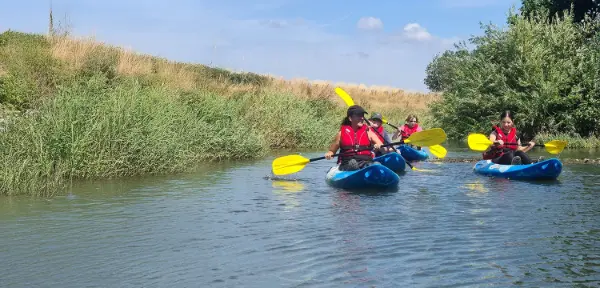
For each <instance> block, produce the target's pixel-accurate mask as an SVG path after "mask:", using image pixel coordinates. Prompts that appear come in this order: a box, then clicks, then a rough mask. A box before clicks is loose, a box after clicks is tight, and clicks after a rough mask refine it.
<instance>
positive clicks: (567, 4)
mask: <svg viewBox="0 0 600 288" xmlns="http://www.w3.org/2000/svg"><path fill="white" fill-rule="evenodd" d="M521 3H522V4H523V5H522V7H521V15H523V16H525V17H527V18H529V17H530V16H532V14H534V13H540V12H542V13H548V14H547V15H546V16H547V17H548V21H549V22H552V21H554V17H555V16H556V15H558V17H560V18H561V19H564V16H565V15H564V12H565V10H567V11H570V10H571V8H573V10H572V12H573V15H572V16H573V21H574V22H576V23H579V22H581V21H582V20H584V19H585V16H589V17H590V18H591V19H596V17H598V16H600V0H522V2H521Z"/></svg>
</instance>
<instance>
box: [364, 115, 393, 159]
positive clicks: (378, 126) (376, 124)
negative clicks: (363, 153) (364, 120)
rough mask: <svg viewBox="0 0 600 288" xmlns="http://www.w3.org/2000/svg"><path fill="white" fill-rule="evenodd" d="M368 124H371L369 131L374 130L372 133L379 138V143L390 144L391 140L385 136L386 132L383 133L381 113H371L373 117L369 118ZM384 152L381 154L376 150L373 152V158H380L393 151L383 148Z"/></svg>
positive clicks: (389, 148)
mask: <svg viewBox="0 0 600 288" xmlns="http://www.w3.org/2000/svg"><path fill="white" fill-rule="evenodd" d="M369 122H371V129H373V130H375V131H374V132H376V133H375V135H376V136H377V138H379V141H381V142H382V143H384V144H385V143H392V139H390V136H389V135H388V134H387V132H385V129H384V128H383V116H382V115H381V113H377V112H375V113H373V116H371V118H369ZM384 148H385V150H384V151H383V152H381V151H379V150H376V151H375V157H378V156H381V155H383V154H386V153H388V152H392V151H393V149H392V148H391V147H384Z"/></svg>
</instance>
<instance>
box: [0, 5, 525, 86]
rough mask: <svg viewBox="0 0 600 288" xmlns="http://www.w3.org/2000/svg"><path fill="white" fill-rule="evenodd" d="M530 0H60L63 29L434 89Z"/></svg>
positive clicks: (30, 18) (34, 17) (205, 58)
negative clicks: (431, 76) (443, 61)
mask: <svg viewBox="0 0 600 288" xmlns="http://www.w3.org/2000/svg"><path fill="white" fill-rule="evenodd" d="M520 2H521V1H520V0H423V1H408V0H395V1H377V0H373V1H371V3H370V4H369V2H368V1H358V0H345V1H342V0H329V1H327V0H323V1H314V0H303V1H300V0H255V1H240V0H236V1H234V0H222V1H216V0H213V1H204V0H197V1H194V0H179V1H177V0H173V2H172V3H171V4H169V3H168V1H164V0H145V1H141V0H120V1H115V0H103V1H99V0H98V1H91V0H52V9H53V14H54V20H55V26H56V25H57V24H56V23H57V22H58V21H60V22H62V23H65V24H67V25H68V27H69V29H70V31H71V33H72V34H73V35H76V36H94V37H95V39H96V40H98V41H102V42H105V43H109V44H112V45H118V46H123V47H128V48H131V49H133V50H135V51H138V52H141V53H147V54H152V55H156V56H160V57H165V58H168V59H170V60H176V61H184V62H190V63H199V64H205V65H211V66H217V67H222V68H226V69H230V70H233V71H246V72H255V73H261V74H271V75H274V76H281V77H284V78H286V79H293V78H304V79H309V80H326V81H332V82H345V83H355V84H361V83H362V84H365V85H368V86H371V85H378V86H392V87H397V88H401V89H405V90H409V91H422V92H427V91H428V89H427V87H426V85H425V84H424V82H423V81H424V78H425V75H426V74H425V69H426V67H427V64H429V63H430V62H431V61H432V60H433V58H434V57H435V55H436V54H438V53H441V52H443V51H445V50H448V49H452V48H453V43H456V42H457V41H460V40H463V41H467V40H468V39H469V38H470V37H472V36H473V35H481V34H482V33H483V30H482V29H481V27H480V22H483V23H493V24H496V25H499V26H505V23H506V15H507V13H508V11H509V9H510V8H511V7H515V9H518V8H519V7H520ZM49 7H50V1H49V0H45V1H40V0H21V1H5V3H3V4H2V9H0V32H4V31H6V30H8V29H11V30H15V31H20V32H28V33H46V31H47V29H48V11H49Z"/></svg>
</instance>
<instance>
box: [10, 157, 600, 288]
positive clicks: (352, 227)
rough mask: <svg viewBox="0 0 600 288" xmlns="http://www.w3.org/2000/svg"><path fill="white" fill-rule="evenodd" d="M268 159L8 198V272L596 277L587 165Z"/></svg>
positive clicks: (594, 205)
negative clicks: (335, 163)
mask: <svg viewBox="0 0 600 288" xmlns="http://www.w3.org/2000/svg"><path fill="white" fill-rule="evenodd" d="M261 165H263V164H260V163H259V165H257V166H243V167H241V168H234V169H231V170H228V171H227V172H226V173H221V174H215V175H218V176H214V177H210V178H202V177H204V176H202V177H201V176H198V177H199V178H198V179H194V178H193V177H190V178H185V179H183V178H182V179H176V180H174V181H168V180H165V181H164V182H161V181H156V180H155V181H151V182H148V183H144V182H140V183H136V184H135V185H130V186H127V187H133V188H129V190H128V191H125V192H119V193H116V192H114V191H108V192H106V193H107V194H106V195H104V196H103V194H92V195H90V193H87V194H86V193H83V192H82V191H74V192H73V194H74V195H76V197H64V198H63V199H53V200H52V201H51V202H48V203H45V202H44V203H43V204H40V203H38V204H35V203H36V202H28V203H34V204H31V205H30V204H27V205H22V206H19V205H21V204H12V205H14V206H11V207H10V208H11V209H5V210H3V209H0V213H2V212H1V211H8V210H10V211H11V212H10V213H9V214H7V215H5V217H0V221H1V222H2V223H0V232H1V233H2V234H1V235H2V237H1V238H0V254H1V255H2V257H1V258H2V260H3V261H1V262H0V268H1V269H0V270H1V271H3V273H0V281H2V283H3V286H6V285H4V284H5V283H8V287H13V286H14V287H36V286H44V285H47V286H53V287H82V286H86V285H91V286H94V285H95V286H102V285H105V286H120V287H122V286H136V287H139V286H191V287H196V286H215V287H221V286H225V287H340V286H341V287H346V286H350V287H371V286H375V287H465V286H474V287H481V286H494V285H495V286H499V287H507V286H513V285H517V286H518V285H522V286H539V287H565V286H567V287H571V286H573V285H574V284H576V283H579V284H584V285H588V286H594V285H596V286H598V284H599V283H598V282H599V280H598V279H600V277H599V276H600V243H599V242H600V226H598V223H600V208H599V207H600V198H599V197H597V195H598V193H599V192H600V190H599V189H600V188H598V186H597V183H598V181H597V175H588V174H583V176H578V174H577V173H574V172H573V171H571V170H570V169H571V168H570V167H569V166H566V167H565V175H566V177H565V178H564V179H563V180H561V183H560V184H543V185H541V184H531V183H524V182H518V181H499V180H497V179H491V178H487V177H479V176H478V175H474V174H473V173H472V170H471V168H472V165H470V164H469V165H464V164H462V163H456V164H452V163H445V164H443V165H433V164H430V163H423V165H424V166H423V167H424V168H427V169H433V170H435V172H432V173H429V174H426V173H417V172H414V173H413V172H412V171H408V172H407V174H406V175H402V186H401V188H400V189H398V191H397V192H393V193H389V192H386V193H352V192H348V191H343V190H340V189H333V188H330V187H328V186H327V185H325V183H324V181H323V177H324V171H326V170H327V168H328V167H329V166H330V165H331V163H323V162H315V163H312V164H311V165H307V167H306V168H305V169H304V170H303V171H302V172H301V173H302V174H301V175H302V176H301V177H300V176H299V177H298V178H299V179H301V180H298V181H299V182H300V183H301V184H300V185H297V184H298V183H294V185H285V184H279V185H273V183H272V182H271V180H265V179H264V178H263V176H264V173H265V172H264V169H265V167H268V165H270V163H269V161H265V163H264V165H263V166H261ZM594 177H595V178H594ZM315 179H316V180H315ZM146 186H147V187H146ZM292 186H293V187H292ZM2 205H4V204H2ZM23 207H27V208H23ZM0 208H1V207H0ZM0 215H1V214H0ZM7 247H10V248H7ZM2 263H4V264H2ZM6 263H10V265H7V264H6ZM57 271H60V273H57Z"/></svg>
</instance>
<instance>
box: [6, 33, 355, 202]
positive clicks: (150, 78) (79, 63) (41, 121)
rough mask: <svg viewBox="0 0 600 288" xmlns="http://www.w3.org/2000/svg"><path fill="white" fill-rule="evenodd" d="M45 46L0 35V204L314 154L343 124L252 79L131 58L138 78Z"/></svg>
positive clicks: (111, 53) (103, 60) (106, 57)
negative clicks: (273, 156)
mask: <svg viewBox="0 0 600 288" xmlns="http://www.w3.org/2000/svg"><path fill="white" fill-rule="evenodd" d="M52 41H54V40H51V39H48V38H46V37H44V36H40V35H31V34H24V33H18V32H12V31H8V32H5V33H2V34H0V108H1V109H0V118H2V121H0V128H1V129H2V132H0V147H2V149H0V195H30V196H41V197H51V196H53V195H56V194H57V193H61V191H63V188H64V187H65V185H66V184H67V183H69V182H70V181H72V180H76V179H93V178H113V177H123V176H133V175H143V174H164V173H173V172H181V171H186V170H188V169H191V168H193V167H195V165H196V164H197V163H199V162H203V161H220V160H224V159H232V160H236V159H253V158H258V157H262V156H265V155H266V154H267V153H268V152H269V151H271V150H273V149H282V148H287V149H293V148H320V149H325V148H326V147H327V146H328V145H329V141H330V140H331V139H332V136H333V134H334V133H335V131H336V129H337V125H338V124H339V122H340V118H341V116H342V115H344V113H345V107H343V106H341V105H339V103H334V102H333V101H331V100H330V99H322V98H319V97H317V98H314V97H313V98H306V97H299V95H295V94H293V93H292V92H289V91H288V92H286V91H284V90H281V89H276V87H274V86H273V85H271V84H270V82H269V81H271V80H269V78H267V77H264V76H260V75H257V74H252V73H232V72H229V71H226V70H223V69H213V68H209V67H206V66H201V65H188V64H182V63H171V62H168V61H166V60H164V59H159V58H154V57H148V56H136V57H137V58H135V59H134V60H135V61H138V62H137V63H134V64H138V63H142V61H145V62H143V63H149V64H151V66H152V67H151V69H150V70H148V71H145V72H144V73H137V72H139V71H137V70H135V69H133V68H127V67H126V68H127V69H129V70H127V71H125V70H126V69H124V68H123V65H122V64H123V61H124V60H123V55H124V54H123V53H122V52H119V51H118V50H117V49H115V48H111V47H107V46H103V45H100V44H96V46H90V47H91V48H93V49H88V50H85V51H87V52H86V53H85V54H84V53H83V52H81V51H83V49H80V50H77V49H71V48H72V47H71V48H70V49H71V50H68V51H66V52H69V53H80V54H81V55H79V56H81V57H73V59H77V60H76V61H75V60H73V59H70V60H69V57H65V56H64V55H67V56H72V55H68V54H66V53H65V51H60V50H59V51H57V50H56V49H64V48H61V47H63V46H60V45H58V44H56V43H54V44H53V42H52ZM65 43H67V44H73V43H74V42H73V43H68V42H65ZM63 44H64V43H63ZM75 44H77V43H75ZM57 47H58V48H57ZM84 48H85V47H84ZM88 48H89V47H88ZM52 49H55V50H52ZM61 53H62V54H61ZM57 55H63V58H64V59H61V57H59V56H57ZM130 64H131V63H130ZM119 65H120V66H119ZM138 66H139V65H138ZM138 66H135V65H133V66H132V67H134V68H135V67H138ZM136 69H138V68H136ZM161 69H162V70H161ZM138 70H139V69H138ZM125 72H131V73H125Z"/></svg>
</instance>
